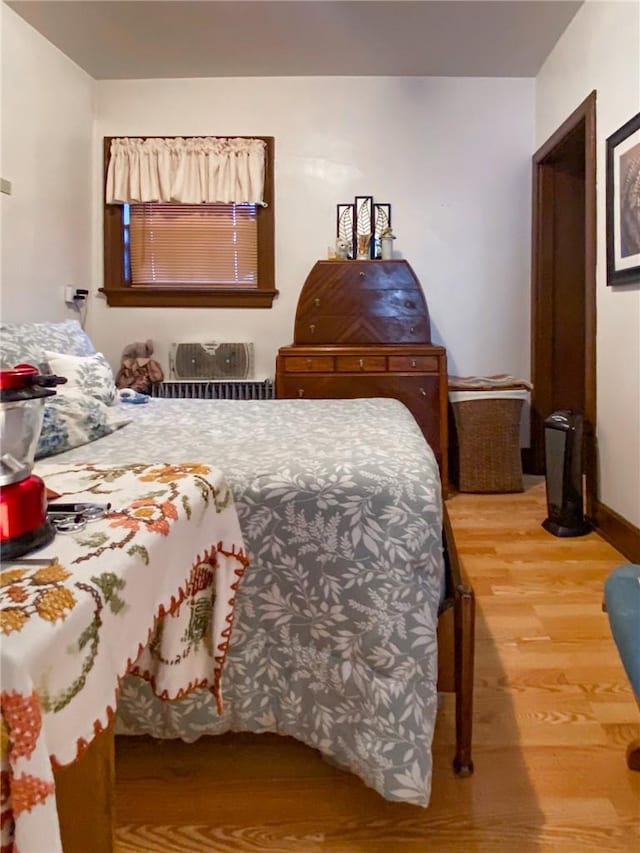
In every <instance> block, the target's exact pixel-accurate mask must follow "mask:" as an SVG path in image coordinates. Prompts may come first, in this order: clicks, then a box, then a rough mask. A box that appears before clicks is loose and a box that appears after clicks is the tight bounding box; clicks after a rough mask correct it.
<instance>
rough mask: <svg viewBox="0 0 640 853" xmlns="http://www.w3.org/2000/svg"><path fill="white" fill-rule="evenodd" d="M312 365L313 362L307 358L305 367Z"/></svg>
mask: <svg viewBox="0 0 640 853" xmlns="http://www.w3.org/2000/svg"><path fill="white" fill-rule="evenodd" d="M312 364H313V362H312V361H311V359H310V358H308V359H307V367H311V365H312Z"/></svg>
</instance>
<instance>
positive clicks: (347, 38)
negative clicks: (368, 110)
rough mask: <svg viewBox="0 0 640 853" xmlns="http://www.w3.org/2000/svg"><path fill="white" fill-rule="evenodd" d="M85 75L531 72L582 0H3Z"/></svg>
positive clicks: (524, 74)
mask: <svg viewBox="0 0 640 853" xmlns="http://www.w3.org/2000/svg"><path fill="white" fill-rule="evenodd" d="M7 5H8V6H10V7H11V8H12V9H14V10H15V11H16V12H17V13H18V14H19V15H21V16H22V17H23V18H24V19H25V20H26V21H28V22H29V23H30V24H31V25H32V26H33V27H35V29H37V30H39V31H40V32H41V33H42V34H43V35H44V36H45V38H47V39H48V40H49V41H51V42H53V44H55V45H56V46H57V47H59V48H60V50H62V51H63V52H64V53H66V54H67V55H68V56H69V57H70V58H71V59H73V60H74V61H75V62H76V63H77V64H78V65H79V66H80V67H81V68H83V69H84V70H85V71H87V72H88V73H89V74H90V75H91V76H92V77H94V78H96V79H125V78H153V77H166V78H171V77H280V76H317V75H322V76H325V75H339V76H345V75H346V76H369V75H382V76H405V75H408V76H412V75H416V76H462V77H467V76H469V77H533V76H535V75H536V74H537V72H538V70H539V69H540V66H541V65H542V63H543V62H544V60H545V59H546V57H547V56H548V54H549V52H550V51H551V49H552V48H553V46H554V44H555V43H556V41H557V40H558V38H559V37H560V35H561V34H562V32H563V31H564V29H565V28H566V26H567V24H568V23H569V22H570V20H571V19H572V18H573V16H574V15H575V13H576V12H577V10H578V9H579V8H580V6H581V5H582V0H576V1H575V2H568V1H567V2H565V0H535V1H534V0H531V2H530V0H498V2H484V0H468V2H458V0H445V1H444V2H436V1H435V0H422V2H405V0H377V1H376V2H369V0H355V2H354V0H325V2H318V1H317V0H284V2H282V0H280V2H273V0H234V2H209V0H200V2H191V0H182V2H171V0H166V2H155V0H142V2H124V1H123V0H104V2H101V1H100V0H97V2H93V0H91V1H90V2H84V0H73V1H72V2H58V1H57V0H7Z"/></svg>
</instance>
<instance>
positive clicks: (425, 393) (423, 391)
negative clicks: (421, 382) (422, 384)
mask: <svg viewBox="0 0 640 853" xmlns="http://www.w3.org/2000/svg"><path fill="white" fill-rule="evenodd" d="M420 393H421V394H422V396H423V397H426V396H427V392H426V391H425V390H424V388H421V389H420Z"/></svg>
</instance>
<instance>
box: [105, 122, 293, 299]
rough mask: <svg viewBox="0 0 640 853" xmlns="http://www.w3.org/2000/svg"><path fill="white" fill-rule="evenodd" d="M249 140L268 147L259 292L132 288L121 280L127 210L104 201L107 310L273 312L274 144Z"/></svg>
mask: <svg viewBox="0 0 640 853" xmlns="http://www.w3.org/2000/svg"><path fill="white" fill-rule="evenodd" d="M113 138H114V137H111V136H105V137H104V149H103V154H104V169H103V198H104V199H106V193H105V189H106V183H107V168H108V165H109V155H110V151H111V141H112V139H113ZM144 138H145V139H152V138H154V137H144ZM155 138H157V137H155ZM164 138H171V137H164ZM240 138H243V137H240ZM244 138H247V137H244ZM251 138H253V139H256V138H257V139H263V140H264V141H265V142H266V145H267V149H266V164H265V176H264V200H265V201H266V202H267V207H263V208H260V211H259V215H258V287H257V288H253V287H252V288H238V287H234V288H220V287H216V288H215V289H213V288H212V289H211V290H206V289H203V288H202V287H199V288H197V289H193V290H189V289H188V288H186V287H185V288H182V287H175V288H171V287H169V288H168V287H162V288H160V287H159V288H154V287H148V286H145V287H144V288H135V287H132V286H131V284H130V283H129V282H127V281H126V280H125V279H124V275H123V270H124V248H123V245H124V244H123V238H122V235H123V221H122V218H123V216H122V212H123V206H122V205H120V204H107V203H106V201H104V202H103V207H104V286H103V287H101V288H100V292H101V293H103V294H104V295H105V298H106V300H107V304H108V305H111V306H119V307H124V306H126V307H131V308H133V307H147V308H153V307H158V308H271V307H272V305H273V300H274V299H275V297H276V296H277V295H278V291H277V290H276V287H275V239H274V238H275V215H274V138H273V137H272V136H259V137H251Z"/></svg>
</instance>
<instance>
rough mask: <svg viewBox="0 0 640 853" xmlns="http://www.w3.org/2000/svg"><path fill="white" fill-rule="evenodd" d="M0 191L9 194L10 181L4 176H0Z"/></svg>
mask: <svg viewBox="0 0 640 853" xmlns="http://www.w3.org/2000/svg"><path fill="white" fill-rule="evenodd" d="M0 192H2V193H6V194H7V195H11V181H8V180H7V179H6V178H0Z"/></svg>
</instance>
